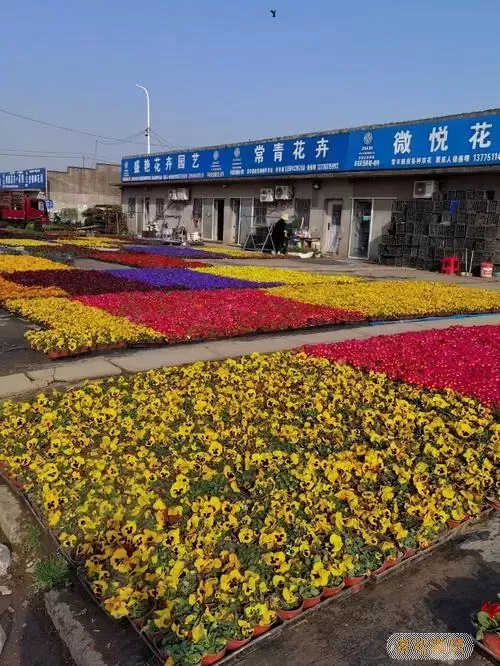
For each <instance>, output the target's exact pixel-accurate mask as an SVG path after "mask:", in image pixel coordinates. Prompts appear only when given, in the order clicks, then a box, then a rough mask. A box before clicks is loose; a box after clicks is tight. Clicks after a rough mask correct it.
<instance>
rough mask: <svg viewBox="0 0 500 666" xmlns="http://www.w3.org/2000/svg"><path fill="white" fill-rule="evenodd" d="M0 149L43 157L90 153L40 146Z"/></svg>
mask: <svg viewBox="0 0 500 666" xmlns="http://www.w3.org/2000/svg"><path fill="white" fill-rule="evenodd" d="M0 151H2V155H5V154H13V155H17V154H19V153H22V154H23V155H24V154H25V153H30V154H32V155H33V156H34V157H36V156H37V155H42V156H43V157H47V156H57V155H60V156H61V157H73V156H74V155H75V153H78V154H79V155H90V153H85V152H83V153H82V152H80V151H74V150H73V151H65V150H43V149H42V148H40V150H30V149H28V148H0ZM92 154H94V153H92ZM106 159H107V158H106Z"/></svg>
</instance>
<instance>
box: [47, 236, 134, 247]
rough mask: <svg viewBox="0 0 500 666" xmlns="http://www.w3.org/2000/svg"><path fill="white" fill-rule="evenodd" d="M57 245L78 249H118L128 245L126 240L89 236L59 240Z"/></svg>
mask: <svg viewBox="0 0 500 666" xmlns="http://www.w3.org/2000/svg"><path fill="white" fill-rule="evenodd" d="M57 242H58V243H62V244H63V245H76V246H80V247H104V248H105V247H120V246H121V245H122V244H124V243H128V242H129V241H128V239H126V240H124V239H123V238H118V237H116V238H114V237H108V236H89V237H85V238H74V237H71V238H59V239H57Z"/></svg>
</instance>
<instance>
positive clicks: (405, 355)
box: [304, 326, 500, 406]
mask: <svg viewBox="0 0 500 666" xmlns="http://www.w3.org/2000/svg"><path fill="white" fill-rule="evenodd" d="M304 351H305V352H306V353H307V354H310V355H312V356H324V357H326V358H328V359H330V360H331V361H337V362H339V363H348V364H350V365H353V366H355V367H356V368H361V369H363V370H373V371H375V372H383V373H385V374H386V375H387V376H389V377H390V378H391V379H397V380H402V381H405V382H409V383H411V384H416V385H417V386H421V387H425V388H428V389H443V388H450V389H453V390H454V391H457V393H461V394H463V395H468V396H470V397H473V398H476V399H478V400H480V401H481V402H483V403H485V404H487V405H490V406H499V405H500V379H499V378H500V326H470V327H469V326H466V327H458V326H456V327H452V328H447V329H444V330H443V329H441V330H439V329H437V330H432V331H422V332H420V333H400V334H398V335H386V336H380V337H376V338H370V339H368V340H349V341H346V342H341V343H338V344H330V345H315V346H308V347H305V348H304Z"/></svg>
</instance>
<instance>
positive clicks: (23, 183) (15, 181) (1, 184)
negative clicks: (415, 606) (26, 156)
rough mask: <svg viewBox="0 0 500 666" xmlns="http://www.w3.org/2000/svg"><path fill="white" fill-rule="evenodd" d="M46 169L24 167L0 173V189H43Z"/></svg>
mask: <svg viewBox="0 0 500 666" xmlns="http://www.w3.org/2000/svg"><path fill="white" fill-rule="evenodd" d="M46 188H47V169H24V170H22V171H4V172H3V173H0V190H45V189H46Z"/></svg>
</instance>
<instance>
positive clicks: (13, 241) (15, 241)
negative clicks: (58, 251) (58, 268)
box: [0, 238, 56, 247]
mask: <svg viewBox="0 0 500 666" xmlns="http://www.w3.org/2000/svg"><path fill="white" fill-rule="evenodd" d="M0 245H7V246H8V247H47V246H50V247H55V246H56V244H55V243H51V242H50V241H42V240H36V239H34V238H0Z"/></svg>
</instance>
